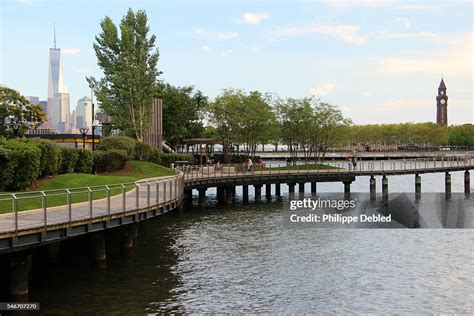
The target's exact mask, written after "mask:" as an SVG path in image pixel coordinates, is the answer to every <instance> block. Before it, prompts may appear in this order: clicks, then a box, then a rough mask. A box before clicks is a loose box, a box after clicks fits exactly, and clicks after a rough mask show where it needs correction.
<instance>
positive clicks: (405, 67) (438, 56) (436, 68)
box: [377, 34, 474, 77]
mask: <svg viewBox="0 0 474 316" xmlns="http://www.w3.org/2000/svg"><path fill="white" fill-rule="evenodd" d="M473 39H474V36H473V35H472V34H471V35H470V36H466V37H465V38H464V40H462V41H458V42H453V45H451V46H450V47H449V48H445V49H443V50H438V51H432V52H431V53H426V52H425V54H424V55H419V54H417V55H416V56H413V57H410V56H404V57H386V58H380V59H378V60H377V64H378V71H379V72H380V73H382V74H385V75H409V74H416V73H424V74H434V75H438V76H439V75H441V74H442V73H444V74H445V75H449V76H453V75H460V76H469V77H471V76H472V74H473V73H474V67H473V65H474V64H473V59H472V53H473V51H472V46H473V42H474V41H473Z"/></svg>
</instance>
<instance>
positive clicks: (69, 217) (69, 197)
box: [66, 189, 72, 228]
mask: <svg viewBox="0 0 474 316" xmlns="http://www.w3.org/2000/svg"><path fill="white" fill-rule="evenodd" d="M66 193H67V210H68V219H69V228H71V222H72V205H71V191H69V189H66Z"/></svg>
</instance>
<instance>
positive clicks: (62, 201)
mask: <svg viewBox="0 0 474 316" xmlns="http://www.w3.org/2000/svg"><path fill="white" fill-rule="evenodd" d="M184 185H185V183H184V177H183V173H182V172H181V171H180V170H176V175H175V176H172V177H169V178H164V179H148V180H141V181H137V182H130V183H120V184H111V185H102V186H90V187H82V188H70V189H59V190H47V191H38V192H21V193H2V194H0V211H1V213H4V214H0V233H6V232H14V234H15V236H18V232H19V231H21V230H25V229H37V228H42V231H43V232H44V233H46V232H47V230H48V226H52V225H61V224H67V226H68V227H72V226H73V225H74V223H75V222H79V221H81V222H82V221H89V222H90V223H92V222H93V220H94V219H95V218H99V217H100V218H102V217H104V216H105V217H108V218H109V220H110V218H111V217H112V216H120V215H125V214H129V213H130V212H136V213H140V212H143V211H147V210H152V209H155V208H158V207H161V206H164V205H168V204H171V203H174V202H181V200H182V199H183V194H184Z"/></svg>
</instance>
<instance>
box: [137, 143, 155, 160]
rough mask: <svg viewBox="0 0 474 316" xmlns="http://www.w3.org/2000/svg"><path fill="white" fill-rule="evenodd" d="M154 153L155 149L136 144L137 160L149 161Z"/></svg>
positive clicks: (143, 144) (146, 145)
mask: <svg viewBox="0 0 474 316" xmlns="http://www.w3.org/2000/svg"><path fill="white" fill-rule="evenodd" d="M152 152H153V148H152V147H151V146H150V145H148V144H145V143H142V142H136V143H135V159H136V160H142V161H143V160H144V161H148V160H149V159H150V156H151V154H152Z"/></svg>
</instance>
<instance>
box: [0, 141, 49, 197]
mask: <svg viewBox="0 0 474 316" xmlns="http://www.w3.org/2000/svg"><path fill="white" fill-rule="evenodd" d="M0 147H1V148H2V149H3V154H2V159H3V160H4V161H5V162H6V165H5V167H2V168H1V170H2V171H1V172H2V177H5V180H6V181H7V184H6V185H5V184H3V185H2V186H4V189H6V190H10V191H17V190H24V189H26V188H28V187H29V186H30V185H31V184H32V183H33V182H34V181H35V180H36V179H37V178H38V176H39V175H40V172H41V170H40V157H41V150H40V149H39V148H38V146H36V144H34V143H32V142H31V141H24V140H16V139H13V140H8V141H6V140H1V141H0ZM11 173H13V174H12V175H11V176H10V174H11Z"/></svg>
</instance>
